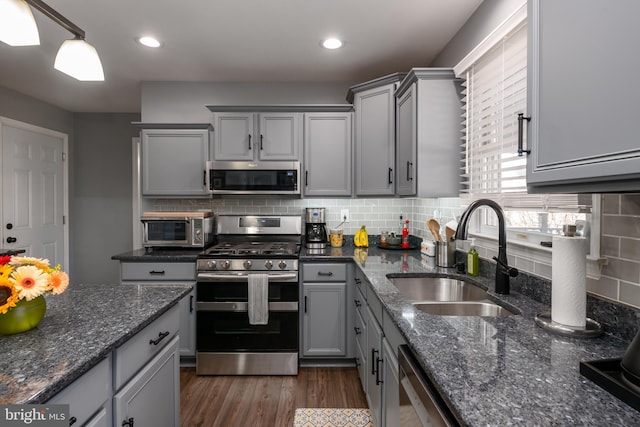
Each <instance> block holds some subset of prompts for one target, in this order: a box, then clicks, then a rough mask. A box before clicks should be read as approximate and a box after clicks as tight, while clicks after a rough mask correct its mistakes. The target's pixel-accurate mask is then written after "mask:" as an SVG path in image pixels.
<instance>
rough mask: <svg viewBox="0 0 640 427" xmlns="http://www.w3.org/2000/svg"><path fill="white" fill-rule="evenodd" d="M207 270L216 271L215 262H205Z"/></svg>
mask: <svg viewBox="0 0 640 427" xmlns="http://www.w3.org/2000/svg"><path fill="white" fill-rule="evenodd" d="M207 268H209V269H211V270H215V269H216V262H215V260H214V261H207Z"/></svg>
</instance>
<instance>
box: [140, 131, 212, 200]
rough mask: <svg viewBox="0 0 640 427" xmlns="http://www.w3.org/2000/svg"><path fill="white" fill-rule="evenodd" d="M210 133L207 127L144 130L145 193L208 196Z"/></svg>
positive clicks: (143, 171) (143, 173)
mask: <svg viewBox="0 0 640 427" xmlns="http://www.w3.org/2000/svg"><path fill="white" fill-rule="evenodd" d="M205 126H208V125H205ZM209 132H210V130H209V129H208V128H205V129H184V128H181V129H143V130H142V132H141V142H140V144H141V172H142V177H141V181H142V195H143V196H161V197H180V196H188V197H198V196H208V195H209V193H208V188H207V187H208V186H207V182H206V175H207V174H206V171H205V168H206V161H207V160H209Z"/></svg>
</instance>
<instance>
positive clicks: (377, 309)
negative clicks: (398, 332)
mask: <svg viewBox="0 0 640 427" xmlns="http://www.w3.org/2000/svg"><path fill="white" fill-rule="evenodd" d="M368 294H369V299H368V300H367V303H368V304H369V308H370V309H371V312H372V313H373V315H374V317H375V318H376V320H377V321H378V323H379V324H380V325H382V303H381V302H380V300H379V299H378V296H377V295H376V294H375V292H369V293H368Z"/></svg>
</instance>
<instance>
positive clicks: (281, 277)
mask: <svg viewBox="0 0 640 427" xmlns="http://www.w3.org/2000/svg"><path fill="white" fill-rule="evenodd" d="M249 274H251V273H237V274H229V273H227V274H225V273H198V277H197V280H198V281H201V282H246V281H247V279H248V277H249ZM267 277H268V280H269V281H270V282H274V281H297V280H298V273H282V274H277V273H276V274H273V273H269V274H268V275H267Z"/></svg>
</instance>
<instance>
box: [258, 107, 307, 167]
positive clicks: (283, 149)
mask: <svg viewBox="0 0 640 427" xmlns="http://www.w3.org/2000/svg"><path fill="white" fill-rule="evenodd" d="M301 129H302V128H301V126H300V113H264V114H260V134H259V136H258V139H259V147H258V148H259V153H260V154H259V157H260V160H294V161H297V160H300V143H301V141H302V132H301Z"/></svg>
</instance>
